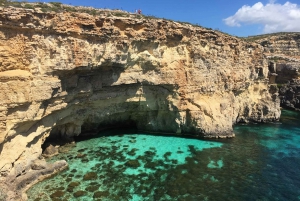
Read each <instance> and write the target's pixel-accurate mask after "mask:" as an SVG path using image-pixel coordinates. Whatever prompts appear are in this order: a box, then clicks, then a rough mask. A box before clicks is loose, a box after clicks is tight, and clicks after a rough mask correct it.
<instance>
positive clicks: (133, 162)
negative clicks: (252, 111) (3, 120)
mask: <svg viewBox="0 0 300 201" xmlns="http://www.w3.org/2000/svg"><path fill="white" fill-rule="evenodd" d="M127 132H128V131H127ZM124 133H125V131H110V132H106V133H105V132H103V133H101V134H100V135H99V136H98V137H97V138H92V139H89V140H85V141H80V142H78V143H77V144H76V146H75V147H73V148H70V150H69V151H68V152H66V153H64V154H60V155H59V156H57V157H54V158H52V159H51V160H59V159H65V160H67V161H68V162H69V169H68V170H66V171H64V172H62V173H59V174H58V175H56V176H55V177H53V178H51V179H47V180H45V181H43V182H40V183H38V184H37V185H35V186H34V187H33V188H31V189H30V190H29V191H28V196H29V200H42V201H44V200H45V201H46V200H83V201H85V200H86V201H88V200H107V201H108V200H109V201H113V200H116V201H119V200H126V201H127V200H132V201H139V200H143V201H144V200H149V201H157V200H161V201H163V200H195V201H198V200H237V201H241V200H270V201H273V200H300V113H296V112H290V111H283V112H282V119H281V122H280V123H275V124H251V125H238V126H236V127H235V133H236V137H235V138H234V139H225V140H216V141H203V140H197V139H187V138H178V137H166V136H154V135H146V134H130V133H129V134H124ZM131 133H132V132H131ZM110 134H115V135H112V136H111V135H110ZM121 134H122V135H121ZM123 134H124V135H123Z"/></svg>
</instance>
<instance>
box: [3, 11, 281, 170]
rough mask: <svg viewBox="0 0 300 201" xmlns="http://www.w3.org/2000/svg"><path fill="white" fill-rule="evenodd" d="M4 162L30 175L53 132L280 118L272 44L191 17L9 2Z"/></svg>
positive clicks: (190, 129)
mask: <svg viewBox="0 0 300 201" xmlns="http://www.w3.org/2000/svg"><path fill="white" fill-rule="evenodd" d="M0 52H1V54H0V86H1V91H0V97H1V98H0V133H1V134H0V143H1V144H0V153H1V155H0V158H1V159H0V172H1V175H2V176H5V175H21V174H23V173H24V172H26V171H27V170H28V169H30V165H31V164H32V161H34V160H35V159H37V158H38V157H39V156H41V153H42V148H41V146H42V144H43V143H44V141H45V139H46V138H47V137H49V136H50V137H51V136H52V137H62V138H69V139H70V138H72V137H73V136H76V135H80V134H81V133H93V132H97V130H101V129H104V128H109V127H111V126H114V125H134V126H136V127H137V128H138V129H140V130H145V131H151V132H168V133H174V134H175V133H176V134H192V135H195V136H199V137H232V136H233V135H234V134H233V129H232V126H233V125H234V124H235V123H237V122H240V121H242V122H247V121H256V122H265V121H273V120H278V118H279V116H280V108H279V99H278V94H277V88H276V86H270V85H269V78H268V74H269V69H268V63H267V59H266V58H265V56H264V55H263V47H262V46H260V45H259V44H256V43H248V42H245V41H244V40H241V39H239V38H236V37H232V36H229V35H225V34H223V33H220V32H217V31H213V30H209V29H205V28H202V27H198V26H192V25H189V24H184V23H178V22H172V21H168V20H163V19H151V18H147V17H145V16H139V15H134V14H129V13H127V14H126V15H125V14H124V15H120V14H118V16H116V15H113V11H106V13H105V12H104V13H103V14H101V13H99V14H97V15H90V14H87V13H76V12H60V13H55V12H43V11H41V10H40V9H22V8H13V7H8V8H0Z"/></svg>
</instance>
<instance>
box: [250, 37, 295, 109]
mask: <svg viewBox="0 0 300 201" xmlns="http://www.w3.org/2000/svg"><path fill="white" fill-rule="evenodd" d="M251 39H252V40H255V41H256V42H258V43H260V44H261V45H262V46H263V47H264V53H265V55H267V57H268V59H269V61H270V67H271V69H272V70H271V71H272V72H271V73H273V74H275V75H276V78H275V79H274V82H275V83H277V84H278V86H279V88H280V90H279V97H280V105H281V107H285V108H288V109H295V110H300V34H299V33H278V34H274V35H272V34H271V35H263V36H256V37H253V38H251Z"/></svg>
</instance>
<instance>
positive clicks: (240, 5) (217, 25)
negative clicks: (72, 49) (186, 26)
mask: <svg viewBox="0 0 300 201" xmlns="http://www.w3.org/2000/svg"><path fill="white" fill-rule="evenodd" d="M51 1H56V0H51ZM29 2H34V1H29ZM44 2H49V1H47V0H44ZM59 2H62V3H64V4H71V5H76V6H78V5H83V6H92V7H96V8H110V9H122V10H126V11H130V12H134V11H135V9H141V10H142V12H143V14H145V15H153V16H156V17H162V18H167V19H172V20H176V21H182V22H190V23H194V24H199V25H201V26H204V27H209V28H213V29H219V30H221V31H223V32H226V33H229V34H232V35H236V36H248V35H257V34H263V33H270V32H279V31H300V4H299V3H297V2H298V1H296V0H291V1H284V0H261V1H259V0H243V1H241V0H151V1H146V0H61V1H59ZM297 4H298V5H297Z"/></svg>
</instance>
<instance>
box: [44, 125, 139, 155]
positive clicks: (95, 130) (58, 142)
mask: <svg viewBox="0 0 300 201" xmlns="http://www.w3.org/2000/svg"><path fill="white" fill-rule="evenodd" d="M63 126H66V125H59V126H55V127H53V129H52V130H51V132H50V135H49V136H48V137H47V138H46V139H45V141H44V143H43V144H42V153H43V154H44V155H47V154H45V150H46V149H49V147H61V146H66V145H70V144H76V142H78V141H83V140H87V139H91V138H95V137H100V136H103V134H101V132H103V131H107V130H111V131H112V132H110V133H111V134H110V135H119V132H118V133H114V132H113V130H120V129H124V132H129V131H130V132H133V133H136V132H137V125H136V122H135V121H133V120H125V121H113V122H104V123H103V122H102V123H100V124H99V123H90V122H85V123H84V124H83V125H82V126H81V133H80V134H79V135H78V136H72V137H67V136H65V135H64V134H62V133H61V130H60V129H61V128H62V127H63ZM57 151H58V152H59V150H57Z"/></svg>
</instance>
